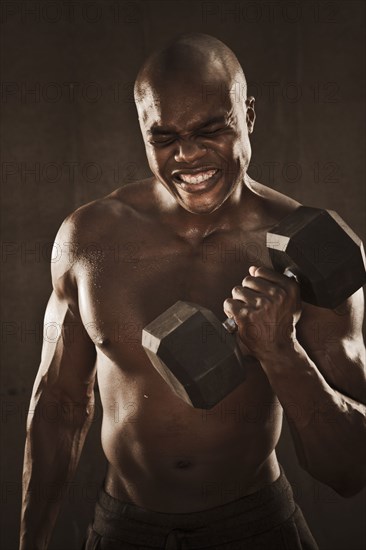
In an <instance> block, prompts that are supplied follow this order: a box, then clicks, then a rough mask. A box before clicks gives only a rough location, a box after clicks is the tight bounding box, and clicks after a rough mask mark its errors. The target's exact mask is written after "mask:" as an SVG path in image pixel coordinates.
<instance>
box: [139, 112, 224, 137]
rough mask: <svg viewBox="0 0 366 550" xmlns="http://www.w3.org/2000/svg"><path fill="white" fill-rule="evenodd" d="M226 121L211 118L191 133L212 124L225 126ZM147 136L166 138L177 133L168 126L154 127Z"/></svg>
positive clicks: (220, 118) (222, 117) (219, 118)
mask: <svg viewBox="0 0 366 550" xmlns="http://www.w3.org/2000/svg"><path fill="white" fill-rule="evenodd" d="M226 120H227V119H226V117H225V116H217V117H212V118H210V119H208V120H205V121H204V122H202V124H200V125H199V126H197V127H196V128H194V129H193V131H197V130H202V129H203V128H206V127H207V126H213V125H214V124H225V123H226ZM148 134H150V135H152V136H161V135H164V136H166V135H171V134H177V132H176V130H174V129H173V128H169V127H168V126H167V127H165V128H164V127H163V126H155V127H153V128H152V129H151V130H149V131H148Z"/></svg>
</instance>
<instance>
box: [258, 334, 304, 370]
mask: <svg viewBox="0 0 366 550" xmlns="http://www.w3.org/2000/svg"><path fill="white" fill-rule="evenodd" d="M306 356H307V355H306V352H305V350H304V348H303V347H302V346H301V344H300V343H299V341H298V340H296V338H294V339H293V340H290V341H288V342H287V343H286V345H284V344H281V345H276V346H273V347H272V348H271V349H265V350H263V351H262V352H261V353H260V356H258V360H259V361H260V363H261V365H262V368H263V369H264V370H265V371H266V372H267V371H269V372H275V373H285V372H287V369H288V368H289V369H293V368H294V364H296V363H297V362H299V361H300V360H303V359H304V358H306Z"/></svg>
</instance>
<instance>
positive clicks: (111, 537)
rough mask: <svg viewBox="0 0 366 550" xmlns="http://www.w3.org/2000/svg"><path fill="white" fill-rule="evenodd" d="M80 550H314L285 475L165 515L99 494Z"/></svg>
mask: <svg viewBox="0 0 366 550" xmlns="http://www.w3.org/2000/svg"><path fill="white" fill-rule="evenodd" d="M83 548H84V550H137V549H139V550H148V549H152V548H155V549H158V548H160V549H161V550H162V549H166V550H168V549H171V550H173V549H182V550H185V549H187V550H188V549H191V548H192V549H197V550H198V549H204V548H206V549H211V550H226V549H228V550H300V549H302V550H317V549H318V546H317V544H316V542H315V540H314V539H313V537H312V535H311V533H310V531H309V528H308V526H307V524H306V522H305V519H304V517H303V515H302V513H301V510H300V509H299V508H298V506H297V505H296V504H295V502H294V499H293V493H292V489H291V486H290V484H289V482H288V481H287V479H286V477H285V475H284V474H283V472H282V473H281V476H280V477H279V478H278V479H277V480H276V481H275V482H274V483H272V484H271V485H267V486H266V487H264V488H263V489H260V490H259V491H257V492H256V493H253V494H251V495H248V496H245V497H243V498H240V499H238V500H235V501H233V502H229V503H228V504H224V505H222V506H218V507H215V508H210V509H209V510H203V511H200V512H193V513H189V514H165V513H160V512H153V511H151V510H145V509H144V508H140V507H139V506H135V505H133V504H130V503H124V502H121V501H119V500H116V499H114V498H112V497H111V496H110V495H108V494H107V493H106V492H105V491H103V490H102V491H101V492H100V495H99V499H98V502H97V504H96V508H95V516H94V522H93V524H92V525H91V526H90V527H89V529H88V536H87V540H86V542H85V544H84V547H83Z"/></svg>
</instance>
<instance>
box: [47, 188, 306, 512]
mask: <svg viewBox="0 0 366 550" xmlns="http://www.w3.org/2000/svg"><path fill="white" fill-rule="evenodd" d="M157 185H159V183H157V182H155V183H154V182H153V180H152V179H151V180H145V181H142V182H139V183H136V184H133V185H129V186H127V187H125V188H121V189H120V190H118V191H116V192H114V193H113V194H112V195H110V196H109V197H107V198H105V199H103V200H100V201H97V202H96V203H92V204H91V205H89V206H86V207H83V208H82V209H81V210H80V211H79V212H78V213H76V214H74V216H73V220H74V222H73V223H74V224H75V225H74V231H75V232H74V236H73V244H74V246H76V245H78V248H79V251H78V253H77V254H76V255H75V257H74V258H73V260H74V261H73V262H72V265H71V266H70V272H68V273H66V274H65V277H69V276H70V274H72V275H74V276H75V279H76V281H77V288H78V296H79V310H80V315H81V318H82V321H83V323H84V326H85V327H86V329H87V332H88V334H89V336H90V338H91V339H92V341H93V342H94V344H95V346H96V350H97V361H96V367H97V377H98V385H99V389H100V396H101V401H102V405H103V411H104V415H103V427H102V444H103V449H104V452H105V455H106V457H107V459H108V462H109V467H108V474H107V477H106V482H105V484H106V490H107V492H109V493H110V494H111V495H112V496H115V497H116V498H119V499H122V500H129V501H132V502H134V503H136V504H137V505H140V506H142V507H146V508H149V509H153V510H157V511H162V512H164V511H174V512H192V511H195V510H201V509H205V508H209V507H213V506H216V505H219V504H222V503H224V502H227V501H229V500H233V498H239V497H240V496H242V495H244V494H247V493H249V492H253V491H255V490H256V489H257V488H259V487H261V486H262V485H264V484H266V483H270V482H271V481H273V480H274V479H276V478H277V477H278V475H279V467H278V464H277V460H276V454H275V451H274V449H275V446H276V444H277V441H278V438H279V434H280V430H281V418H282V415H281V407H280V405H279V402H278V400H277V398H276V397H275V395H274V393H273V391H272V389H271V387H270V385H269V382H268V380H267V377H266V375H265V374H264V372H263V370H262V369H261V368H260V367H253V368H252V369H251V370H250V371H248V375H247V379H246V381H245V383H243V384H241V385H240V386H239V387H238V388H237V389H236V390H235V391H234V392H233V393H232V394H230V395H229V396H228V397H227V398H225V399H224V400H223V401H222V402H221V403H219V404H218V405H217V406H216V407H214V408H213V409H211V410H209V411H204V410H199V409H193V408H191V407H190V406H188V405H186V404H185V403H184V402H183V401H181V400H180V399H178V398H177V397H176V396H175V395H174V394H173V393H172V392H171V390H170V388H169V387H168V386H167V385H166V383H165V382H164V381H163V379H162V378H161V377H160V376H159V375H158V374H157V372H156V371H155V369H154V368H153V367H152V365H151V363H150V361H149V360H148V358H147V356H146V354H145V352H144V350H143V348H142V346H141V331H142V329H143V327H144V326H145V325H146V324H148V323H149V322H150V321H151V320H152V319H154V318H155V317H157V316H158V315H159V314H160V313H161V312H163V311H164V310H165V309H166V308H168V307H169V306H170V305H172V304H173V303H174V302H175V301H177V300H179V299H183V300H189V301H192V302H197V303H199V304H201V305H204V306H206V307H208V308H209V309H211V310H212V311H213V312H214V313H215V314H216V315H217V316H218V318H221V319H223V318H224V313H223V305H222V304H223V302H224V300H225V298H226V297H228V296H229V295H230V290H231V288H232V287H233V286H234V285H235V284H238V283H240V281H241V280H242V279H243V277H244V276H245V275H246V274H247V272H248V268H249V266H250V265H252V263H255V264H256V265H266V266H270V260H269V256H268V253H267V250H266V247H265V235H266V231H267V230H268V228H270V227H271V226H272V225H273V224H274V223H275V221H276V218H279V219H280V218H281V217H283V215H284V214H285V212H286V211H289V210H290V209H291V208H294V206H295V205H296V204H297V203H296V202H295V201H291V200H290V199H288V198H285V197H284V196H282V195H280V194H279V193H275V192H273V191H270V190H269V189H267V188H265V187H264V186H260V185H259V184H254V182H252V185H251V190H249V188H248V189H247V192H248V194H250V196H251V200H252V201H253V207H254V203H255V205H256V208H255V212H256V213H257V215H256V216H255V217H252V216H250V217H249V218H247V219H243V220H242V222H241V223H240V224H238V226H237V228H236V230H235V232H234V231H232V230H231V231H225V229H222V230H219V231H215V232H213V233H212V234H209V235H207V236H206V237H205V238H202V237H201V238H198V237H197V235H195V234H191V235H185V236H184V235H183V236H182V235H179V234H175V233H174V232H172V231H171V228H169V227H168V226H167V223H169V220H168V218H169V216H166V217H165V216H164V214H162V212H159V205H158V204H157V201H156V194H155V193H154V188H155V187H156V186H157ZM254 186H255V187H254ZM254 189H256V191H254ZM253 210H254V208H253ZM259 212H260V213H261V216H258V213H259ZM89 219H90V222H91V223H90V226H89V224H88V220H89ZM91 226H92V227H91ZM83 227H87V228H88V229H87V231H86V234H85V231H83ZM62 239H63V237H61V238H60V237H58V238H57V239H56V242H58V244H59V245H61V244H62ZM63 242H65V241H63ZM67 242H68V241H67Z"/></svg>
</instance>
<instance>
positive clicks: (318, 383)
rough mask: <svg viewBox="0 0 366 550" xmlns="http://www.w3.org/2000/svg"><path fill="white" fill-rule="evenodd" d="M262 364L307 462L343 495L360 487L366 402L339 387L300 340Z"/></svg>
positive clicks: (365, 458) (364, 457) (301, 457)
mask: <svg viewBox="0 0 366 550" xmlns="http://www.w3.org/2000/svg"><path fill="white" fill-rule="evenodd" d="M261 364H262V367H263V369H264V370H265V372H266V374H267V376H268V379H269V381H270V383H271V386H272V388H273V390H274V391H275V393H276V394H277V396H278V398H279V400H280V402H281V404H282V406H283V409H284V411H285V413H286V416H287V418H288V420H289V425H290V428H291V432H292V434H293V439H294V443H295V447H296V452H297V454H298V457H299V460H300V463H301V464H302V466H303V467H304V468H305V469H306V470H307V471H308V472H309V473H311V474H312V475H313V476H314V477H316V478H317V479H319V480H320V481H322V482H324V483H326V484H327V485H329V486H331V487H333V488H334V489H335V490H336V491H337V492H339V493H341V494H343V495H344V496H347V495H348V494H354V493H355V492H357V491H359V490H360V489H361V488H362V485H363V484H364V483H365V477H366V471H365V466H364V464H365V463H366V448H365V440H366V438H365V436H366V407H365V406H364V405H362V404H360V403H358V402H356V401H354V400H353V399H350V398H348V397H346V396H345V395H343V394H341V393H339V392H338V391H336V390H334V389H333V388H332V387H331V386H330V385H329V384H328V383H327V381H326V380H325V379H324V377H323V376H322V374H321V373H320V371H319V370H318V368H317V367H316V365H315V363H314V362H313V361H312V360H311V359H310V358H309V356H308V355H307V353H306V352H305V350H304V349H303V348H302V347H301V346H300V344H299V343H298V342H296V343H295V345H294V347H293V349H291V350H286V352H285V353H282V354H280V355H279V354H272V355H271V356H270V357H268V358H265V359H261Z"/></svg>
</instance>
